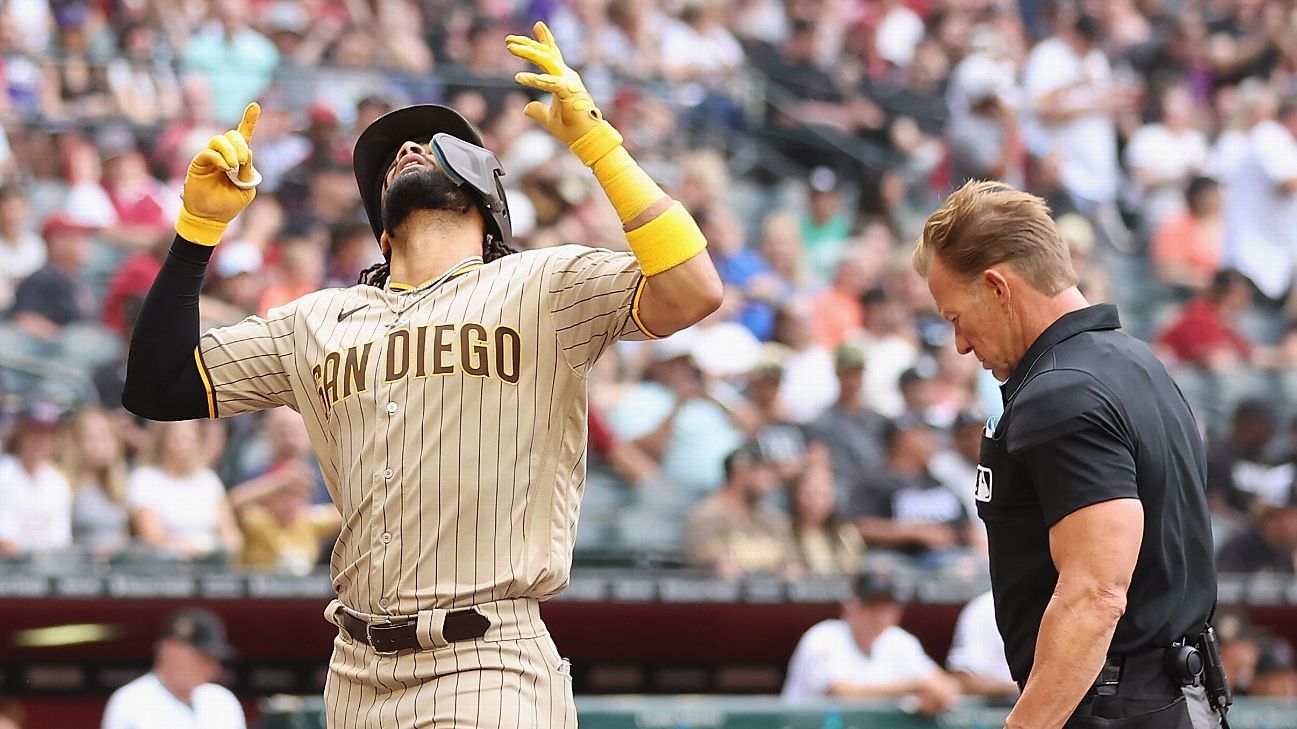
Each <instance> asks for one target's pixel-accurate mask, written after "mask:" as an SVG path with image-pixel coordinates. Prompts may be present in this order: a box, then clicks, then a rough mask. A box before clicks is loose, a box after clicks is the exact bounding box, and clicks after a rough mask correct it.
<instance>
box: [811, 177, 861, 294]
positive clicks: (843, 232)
mask: <svg viewBox="0 0 1297 729" xmlns="http://www.w3.org/2000/svg"><path fill="white" fill-rule="evenodd" d="M850 235H851V217H850V216H849V215H848V214H847V211H846V209H845V208H844V206H843V201H842V190H841V188H840V187H839V184H838V176H837V175H836V174H834V172H833V170H831V169H829V168H828V167H817V168H815V169H814V170H812V171H811V176H810V178H809V180H808V182H807V192H806V209H805V212H803V213H802V218H801V237H802V241H803V245H804V246H805V248H806V254H805V256H806V262H807V264H808V265H809V267H810V270H811V273H812V274H813V275H814V276H815V277H816V278H818V279H820V280H827V279H829V278H830V277H831V276H832V275H833V271H834V269H836V268H837V267H838V262H839V261H840V260H842V256H843V254H844V252H845V251H846V246H847V239H848V238H849V237H850Z"/></svg>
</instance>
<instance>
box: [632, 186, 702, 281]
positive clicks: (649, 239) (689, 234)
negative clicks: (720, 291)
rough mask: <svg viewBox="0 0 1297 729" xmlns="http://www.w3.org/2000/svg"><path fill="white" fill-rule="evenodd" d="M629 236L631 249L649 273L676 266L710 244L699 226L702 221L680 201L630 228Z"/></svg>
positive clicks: (641, 267)
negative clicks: (694, 217) (663, 211)
mask: <svg viewBox="0 0 1297 729" xmlns="http://www.w3.org/2000/svg"><path fill="white" fill-rule="evenodd" d="M626 240H627V241H629V242H630V249H631V251H633V252H634V253H635V258H636V259H637V260H638V261H639V266H640V270H642V271H644V275H645V276H653V275H655V274H659V273H662V272H663V271H666V270H668V269H672V268H675V267H676V266H679V265H680V264H682V263H684V262H685V261H687V260H689V259H690V258H693V257H694V256H696V255H698V254H699V253H700V252H702V250H703V249H704V248H706V247H707V239H706V238H704V237H703V232H702V231H701V230H699V229H698V223H696V222H694V219H693V216H692V215H690V214H689V211H688V210H685V206H684V205H681V204H680V203H678V202H677V203H674V204H672V205H671V207H669V208H667V210H666V212H665V213H662V214H661V215H659V216H657V217H656V218H653V219H652V220H650V221H649V222H647V223H645V224H644V225H642V226H640V227H638V228H636V229H635V230H632V231H628V232H627V233H626Z"/></svg>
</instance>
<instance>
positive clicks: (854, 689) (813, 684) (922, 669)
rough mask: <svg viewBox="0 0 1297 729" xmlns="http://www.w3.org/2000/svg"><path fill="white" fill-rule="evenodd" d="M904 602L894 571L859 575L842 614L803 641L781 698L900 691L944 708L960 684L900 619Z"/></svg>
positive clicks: (922, 707) (909, 704) (896, 695)
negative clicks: (897, 589) (933, 658)
mask: <svg viewBox="0 0 1297 729" xmlns="http://www.w3.org/2000/svg"><path fill="white" fill-rule="evenodd" d="M902 610H903V606H902V604H901V602H900V599H899V597H898V596H897V593H896V586H895V585H894V584H893V582H892V580H891V579H890V578H889V577H887V576H885V575H878V574H871V573H865V574H862V575H860V576H859V577H857V578H856V579H855V581H854V584H853V585H852V595H851V597H849V598H847V600H846V601H845V602H844V603H843V606H842V619H840V620H825V621H823V622H820V623H817V624H816V625H815V626H813V627H812V628H811V629H810V630H808V631H806V634H805V635H803V636H802V638H801V640H800V641H798V643H797V649H796V650H795V651H793V657H792V659H791V660H790V661H789V662H788V678H787V679H786V680H785V681H784V689H783V693H782V698H783V699H784V700H785V701H792V702H801V701H815V700H817V699H821V698H824V697H833V698H847V699H868V698H873V699H897V700H900V702H901V705H902V706H903V707H905V708H906V709H908V710H913V711H917V712H919V713H920V714H923V715H925V716H935V715H937V714H940V713H941V712H943V711H945V710H946V709H947V708H949V707H950V705H951V704H952V703H953V702H954V700H955V697H956V695H957V693H958V688H957V685H956V684H955V682H954V681H953V680H952V679H951V678H950V677H949V676H948V675H946V674H945V672H943V671H942V670H941V668H940V666H938V665H937V664H936V663H934V662H933V661H932V659H931V658H929V657H928V655H927V654H926V653H925V652H924V651H923V646H922V645H920V644H919V641H918V639H917V638H915V637H914V636H912V635H910V634H909V633H907V632H905V631H904V630H901V628H900V627H898V625H899V623H900V621H901V613H902Z"/></svg>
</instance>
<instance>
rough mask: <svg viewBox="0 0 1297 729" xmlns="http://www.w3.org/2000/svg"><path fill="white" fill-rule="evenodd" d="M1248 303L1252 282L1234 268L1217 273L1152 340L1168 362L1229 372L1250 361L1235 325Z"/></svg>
mask: <svg viewBox="0 0 1297 729" xmlns="http://www.w3.org/2000/svg"><path fill="white" fill-rule="evenodd" d="M1251 305H1252V284H1251V282H1250V281H1248V279H1247V277H1246V276H1244V275H1243V274H1241V273H1239V272H1238V271H1235V270H1232V269H1227V270H1224V271H1221V272H1220V273H1217V274H1216V276H1215V278H1213V279H1212V282H1211V285H1210V286H1209V287H1208V288H1207V290H1206V291H1205V292H1203V294H1201V295H1200V296H1196V297H1194V298H1193V299H1191V300H1189V302H1188V303H1186V304H1185V305H1184V307H1183V308H1182V309H1181V310H1180V313H1179V315H1178V316H1176V317H1175V319H1174V321H1172V322H1171V324H1170V326H1168V327H1167V328H1165V329H1163V330H1162V332H1161V333H1159V334H1158V335H1157V338H1156V339H1155V340H1154V342H1153V344H1154V347H1155V348H1156V349H1157V351H1158V354H1159V356H1160V357H1161V358H1162V359H1163V361H1167V362H1168V364H1182V365H1186V366H1189V367H1194V368H1197V369H1202V370H1208V371H1211V372H1232V371H1235V370H1237V369H1239V368H1240V367H1242V366H1246V365H1248V364H1250V363H1252V360H1253V346H1252V343H1251V342H1249V341H1248V340H1247V338H1246V337H1244V336H1243V335H1242V334H1240V333H1239V331H1238V329H1237V328H1236V324H1237V322H1238V319H1239V317H1240V316H1241V315H1242V314H1243V312H1245V311H1247V309H1248V308H1249V307H1250V306H1251Z"/></svg>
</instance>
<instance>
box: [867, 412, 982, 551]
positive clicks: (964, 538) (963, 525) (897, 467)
mask: <svg viewBox="0 0 1297 729" xmlns="http://www.w3.org/2000/svg"><path fill="white" fill-rule="evenodd" d="M883 442H884V443H885V445H886V448H887V462H886V465H885V467H884V468H882V469H880V470H877V471H873V472H870V473H867V474H866V475H865V476H864V477H863V478H861V479H860V480H859V481H858V482H857V483H856V485H855V486H854V488H853V490H852V492H851V496H850V498H849V499H848V502H847V510H846V514H847V517H848V518H850V519H851V520H852V521H854V522H855V524H856V526H857V527H858V528H859V529H860V535H861V536H862V537H864V539H865V544H868V545H869V546H870V548H871V549H894V550H897V551H899V552H901V553H903V554H906V555H909V556H911V557H914V558H915V559H916V561H917V564H918V565H920V566H924V567H941V566H944V565H946V564H949V563H950V562H951V561H952V560H953V559H955V558H957V557H958V556H960V554H961V552H960V550H961V548H965V547H967V546H968V545H969V544H970V543H971V541H972V536H973V530H972V527H971V525H970V523H969V519H968V512H966V511H965V510H964V505H963V503H962V502H961V501H960V499H959V497H958V496H956V495H955V494H954V492H953V491H951V490H950V489H949V488H947V487H946V486H945V485H943V484H942V483H941V482H940V481H938V480H937V479H935V478H934V477H933V476H932V474H931V472H929V470H928V466H929V465H930V463H931V460H932V456H933V454H934V453H935V451H936V434H935V433H933V432H932V430H931V429H930V428H929V426H928V425H926V424H925V423H923V421H921V420H919V419H917V418H915V417H913V416H902V417H901V418H899V419H897V420H896V421H894V422H892V423H890V424H889V426H888V427H887V429H886V430H885V431H884V436H883Z"/></svg>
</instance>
